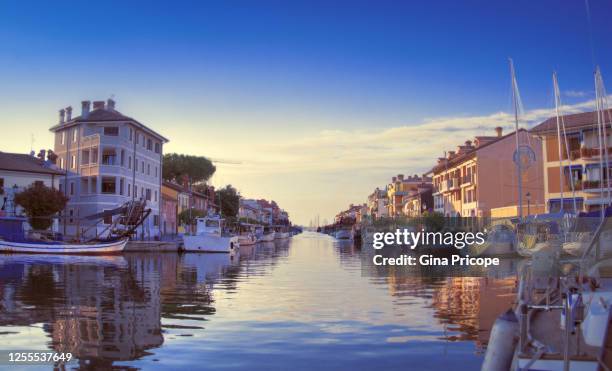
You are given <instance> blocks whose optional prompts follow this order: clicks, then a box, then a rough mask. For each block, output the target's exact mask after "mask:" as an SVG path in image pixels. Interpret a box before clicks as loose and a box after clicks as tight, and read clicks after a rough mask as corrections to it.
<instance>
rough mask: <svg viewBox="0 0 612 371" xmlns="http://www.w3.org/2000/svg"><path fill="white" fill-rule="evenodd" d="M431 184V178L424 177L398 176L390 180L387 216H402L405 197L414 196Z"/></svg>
mask: <svg viewBox="0 0 612 371" xmlns="http://www.w3.org/2000/svg"><path fill="white" fill-rule="evenodd" d="M427 184H431V178H429V177H426V176H418V175H416V174H415V175H414V176H408V177H407V178H405V177H404V175H403V174H398V175H397V176H394V177H393V178H391V182H390V183H389V184H388V185H387V214H388V215H389V216H391V217H398V216H402V215H403V210H404V203H405V197H406V196H408V195H410V194H414V192H417V191H418V189H419V188H420V187H421V188H422V187H424V186H426V185H427Z"/></svg>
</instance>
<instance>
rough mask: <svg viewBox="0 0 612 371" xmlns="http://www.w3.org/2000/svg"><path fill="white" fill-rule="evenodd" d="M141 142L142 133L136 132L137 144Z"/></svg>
mask: <svg viewBox="0 0 612 371" xmlns="http://www.w3.org/2000/svg"><path fill="white" fill-rule="evenodd" d="M138 143H140V135H138V134H136V144H138Z"/></svg>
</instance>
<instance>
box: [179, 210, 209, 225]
mask: <svg viewBox="0 0 612 371" xmlns="http://www.w3.org/2000/svg"><path fill="white" fill-rule="evenodd" d="M190 216H191V219H190ZM203 216H206V214H205V213H204V211H202V210H198V209H192V210H191V213H190V212H189V209H187V210H183V211H181V212H180V213H179V214H178V222H179V224H183V225H192V224H193V222H194V220H195V219H196V218H201V217H203Z"/></svg>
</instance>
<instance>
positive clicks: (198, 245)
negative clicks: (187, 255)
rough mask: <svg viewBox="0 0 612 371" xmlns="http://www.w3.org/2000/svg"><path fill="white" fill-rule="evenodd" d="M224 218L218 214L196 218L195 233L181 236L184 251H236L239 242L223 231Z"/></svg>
mask: <svg viewBox="0 0 612 371" xmlns="http://www.w3.org/2000/svg"><path fill="white" fill-rule="evenodd" d="M223 222H224V219H222V218H220V217H218V216H212V217H205V218H197V219H196V233H195V235H185V236H183V249H184V251H192V252H222V253H234V252H237V250H238V248H239V246H240V242H239V238H238V237H236V236H229V235H226V234H224V233H223Z"/></svg>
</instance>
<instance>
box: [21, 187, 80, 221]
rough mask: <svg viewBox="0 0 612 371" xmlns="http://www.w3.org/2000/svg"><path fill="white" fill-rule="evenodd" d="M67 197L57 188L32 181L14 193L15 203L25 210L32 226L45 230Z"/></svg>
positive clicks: (62, 207)
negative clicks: (26, 186) (29, 184)
mask: <svg viewBox="0 0 612 371" xmlns="http://www.w3.org/2000/svg"><path fill="white" fill-rule="evenodd" d="M67 202H68V198H67V197H66V196H64V194H63V193H62V192H60V191H58V190H57V189H54V188H49V187H47V186H45V185H44V184H43V183H34V184H32V185H31V186H29V187H28V188H26V189H25V190H23V191H21V192H19V193H17V194H16V195H15V203H16V204H17V205H19V206H21V207H23V210H24V211H25V213H26V215H27V216H28V221H29V223H30V225H31V226H32V228H34V229H38V230H46V229H48V228H49V227H50V226H51V224H52V217H53V216H54V215H55V214H57V213H58V212H60V211H62V210H64V208H65V207H66V203H67Z"/></svg>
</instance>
